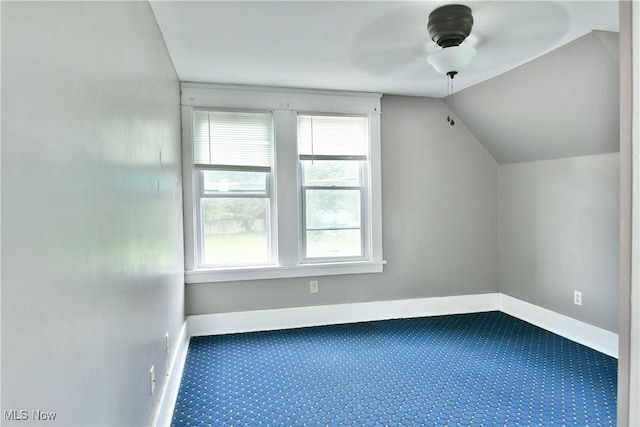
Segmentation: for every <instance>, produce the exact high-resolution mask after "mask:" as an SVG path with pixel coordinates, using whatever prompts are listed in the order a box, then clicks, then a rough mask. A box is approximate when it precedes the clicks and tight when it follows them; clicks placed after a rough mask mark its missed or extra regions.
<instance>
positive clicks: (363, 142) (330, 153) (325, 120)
mask: <svg viewBox="0 0 640 427" xmlns="http://www.w3.org/2000/svg"><path fill="white" fill-rule="evenodd" d="M368 151H369V122H368V120H367V118H366V117H354V116H320V115H318V116H311V115H299V116H298V156H299V157H300V160H314V159H315V160H366V159H367V154H368Z"/></svg>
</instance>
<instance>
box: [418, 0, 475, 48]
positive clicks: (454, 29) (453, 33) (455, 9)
mask: <svg viewBox="0 0 640 427" xmlns="http://www.w3.org/2000/svg"><path fill="white" fill-rule="evenodd" d="M472 27H473V15H471V8H469V7H468V6H465V5H462V4H450V5H446V6H442V7H439V8H437V9H436V10H434V11H433V12H431V14H430V15H429V23H428V24H427V29H428V30H429V36H431V40H433V41H434V42H435V43H437V44H438V46H440V47H443V48H446V47H451V46H459V45H460V43H462V42H463V41H464V39H466V38H467V36H468V35H469V34H470V33H471V28H472Z"/></svg>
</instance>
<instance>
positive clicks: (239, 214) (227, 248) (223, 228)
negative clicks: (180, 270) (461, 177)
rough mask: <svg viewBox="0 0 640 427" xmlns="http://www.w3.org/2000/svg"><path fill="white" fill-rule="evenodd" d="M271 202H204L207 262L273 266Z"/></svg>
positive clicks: (256, 199) (255, 199) (240, 199)
mask: <svg viewBox="0 0 640 427" xmlns="http://www.w3.org/2000/svg"><path fill="white" fill-rule="evenodd" d="M268 203H269V199H265V198H244V197H242V198H222V197H220V198H213V199H202V219H203V224H202V228H203V234H204V236H203V247H204V254H203V262H204V264H208V265H256V264H265V263H267V262H269V237H268V232H267V227H266V223H267V216H268V206H269V205H268Z"/></svg>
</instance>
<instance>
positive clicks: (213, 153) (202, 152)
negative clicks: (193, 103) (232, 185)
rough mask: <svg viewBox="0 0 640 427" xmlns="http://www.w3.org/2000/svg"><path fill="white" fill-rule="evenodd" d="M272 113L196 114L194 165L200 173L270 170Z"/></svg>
mask: <svg viewBox="0 0 640 427" xmlns="http://www.w3.org/2000/svg"><path fill="white" fill-rule="evenodd" d="M272 128H273V120H272V116H271V114H270V113H246V112H229V111H194V112H193V163H194V166H195V168H197V169H218V170H220V169H224V170H240V171H242V170H248V171H263V172H269V171H270V170H271V157H272V148H271V147H272V143H271V140H272V135H273V129H272Z"/></svg>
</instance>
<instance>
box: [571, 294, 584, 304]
mask: <svg viewBox="0 0 640 427" xmlns="http://www.w3.org/2000/svg"><path fill="white" fill-rule="evenodd" d="M573 303H574V304H575V305H582V292H580V291H573Z"/></svg>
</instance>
